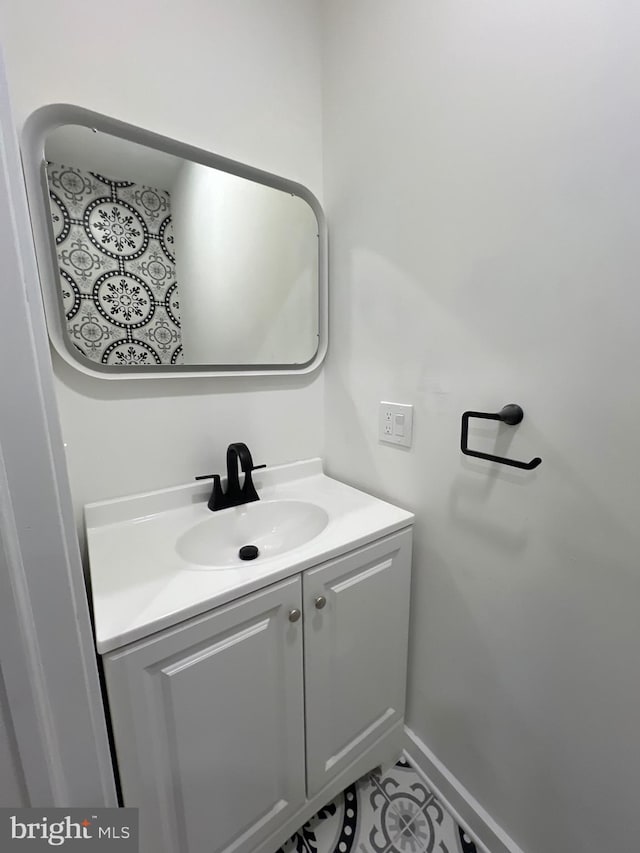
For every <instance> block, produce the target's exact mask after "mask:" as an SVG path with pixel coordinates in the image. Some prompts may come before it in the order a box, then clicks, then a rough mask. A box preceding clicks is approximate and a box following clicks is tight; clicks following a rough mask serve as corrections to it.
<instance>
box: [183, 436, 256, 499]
mask: <svg viewBox="0 0 640 853" xmlns="http://www.w3.org/2000/svg"><path fill="white" fill-rule="evenodd" d="M238 463H240V468H241V469H242V472H243V474H244V483H243V484H242V486H240V478H239V476H238ZM266 467H267V466H266V465H254V464H253V459H252V458H251V451H250V450H249V448H248V447H247V445H246V444H244V442H242V441H236V442H234V443H233V444H230V445H229V447H227V490H226V491H225V492H223V491H222V485H221V483H220V474H203V475H202V476H200V477H196V480H209V479H211V478H212V477H213V491H212V492H211V497H210V498H209V503H208V504H207V506H208V507H209V509H210V510H211V511H212V512H216V511H217V510H219V509H228V508H229V507H230V506H240V505H241V504H247V503H250V502H251V501H259V500H260V497H259V496H258V493H257V492H256V487H255V486H254V484H253V480H252V479H251V472H252V471H255V470H256V469H257V468H266Z"/></svg>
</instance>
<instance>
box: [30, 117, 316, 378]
mask: <svg viewBox="0 0 640 853" xmlns="http://www.w3.org/2000/svg"><path fill="white" fill-rule="evenodd" d="M23 156H24V167H25V175H26V181H27V191H28V195H29V204H30V209H31V217H32V223H33V230H34V238H35V243H36V252H37V256H38V265H39V272H40V279H41V284H42V291H43V300H44V305H45V312H46V316H47V326H48V329H49V335H50V338H51V341H52V343H53V345H54V347H55V349H56V350H57V351H58V353H59V354H60V355H61V356H62V357H63V358H64V359H65V360H66V361H67V362H69V363H70V364H72V365H73V366H74V367H76V368H77V369H80V370H82V371H83V372H85V373H89V374H91V375H93V376H99V377H101V378H106V379H115V378H139V377H144V378H149V377H153V376H161V377H166V376H175V375H189V376H201V375H208V376H211V375H214V376H225V375H234V376H238V375H252V376H253V375H263V374H274V373H275V374H280V373H301V372H309V371H311V370H313V369H314V368H315V367H317V365H318V364H319V363H320V362H321V361H322V359H323V358H324V355H325V352H326V347H327V328H326V326H327V280H326V279H327V234H326V224H325V222H324V217H323V214H322V209H321V207H320V205H319V203H318V201H317V199H316V198H315V197H314V196H313V195H312V193H310V192H309V191H308V190H307V189H306V188H305V187H303V186H301V185H300V184H296V183H294V182H292V181H288V180H286V179H284V178H280V177H278V176H276V175H271V174H269V173H267V172H263V171H260V170H258V169H255V168H253V167H250V166H246V165H243V164H241V163H237V162H235V161H232V160H229V159H227V158H223V157H220V156H218V155H215V154H212V153H210V152H206V151H203V150H201V149H197V148H194V147H192V146H188V145H185V144H182V143H180V142H177V141H175V140H171V139H168V138H166V137H162V136H159V135H157V134H154V133H151V132H150V131H145V130H142V129H140V128H137V127H134V126H132V125H127V124H124V123H122V122H119V121H117V120H115V119H111V118H108V117H106V116H102V115H100V114H97V113H93V112H90V111H88V110H84V109H81V108H79V107H72V106H67V105H57V106H49V107H43V108H41V109H40V110H37V111H36V112H35V113H34V114H33V115H32V116H31V117H30V119H29V120H28V121H27V123H26V125H25V134H24V145H23Z"/></svg>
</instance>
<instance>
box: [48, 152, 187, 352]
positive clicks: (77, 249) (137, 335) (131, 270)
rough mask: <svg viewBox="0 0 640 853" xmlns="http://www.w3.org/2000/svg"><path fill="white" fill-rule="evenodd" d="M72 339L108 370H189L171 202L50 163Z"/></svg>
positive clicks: (161, 194) (160, 194)
mask: <svg viewBox="0 0 640 853" xmlns="http://www.w3.org/2000/svg"><path fill="white" fill-rule="evenodd" d="M47 176H48V179H49V191H50V193H49V194H50V198H51V219H52V222H53V232H54V235H55V241H56V252H57V257H58V271H59V274H60V289H61V294H62V301H63V305H64V312H65V316H66V323H67V333H68V335H69V338H70V339H71V341H73V343H74V345H75V346H76V347H77V348H78V349H79V350H80V352H81V353H82V354H83V355H84V356H86V358H89V359H91V360H92V361H98V362H101V363H102V364H113V365H119V366H123V365H136V366H140V365H153V364H182V362H183V357H182V338H181V332H180V301H179V293H178V283H177V281H176V269H175V268H176V259H175V244H174V239H173V224H172V220H171V198H170V196H169V193H168V192H166V191H165V190H161V189H155V188H153V187H147V186H142V185H141V184H136V183H133V182H131V181H119V180H116V179H113V178H107V177H105V176H103V175H99V174H98V173H96V172H86V171H83V170H81V169H77V168H75V167H73V166H58V165H56V164H55V163H48V165H47Z"/></svg>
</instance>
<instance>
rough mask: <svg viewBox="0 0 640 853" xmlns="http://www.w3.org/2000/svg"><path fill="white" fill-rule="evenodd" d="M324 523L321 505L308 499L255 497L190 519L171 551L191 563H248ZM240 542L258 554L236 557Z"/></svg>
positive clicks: (316, 531) (296, 542)
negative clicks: (193, 520) (200, 518)
mask: <svg viewBox="0 0 640 853" xmlns="http://www.w3.org/2000/svg"><path fill="white" fill-rule="evenodd" d="M328 523H329V516H328V514H327V512H326V510H324V509H323V508H322V507H320V506H317V505H316V504H313V503H309V502H308V501H291V500H275V501H256V502H254V503H249V504H244V505H242V506H238V507H233V508H232V509H223V510H219V511H218V512H216V513H213V514H212V516H211V518H207V519H206V520H205V521H201V522H200V523H199V524H196V525H195V526H194V527H192V528H191V529H190V530H187V531H186V533H183V534H182V536H180V538H179V539H178V541H177V542H176V551H177V552H178V554H179V556H180V557H182V559H183V560H186V561H187V562H188V563H192V564H194V568H202V569H228V568H231V567H235V566H243V565H244V566H248V565H250V564H251V563H257V562H258V561H261V560H264V559H266V558H268V557H274V556H276V555H277V554H283V553H284V552H285V551H290V550H291V549H292V548H297V547H298V546H299V545H304V543H305V542H308V541H309V540H310V539H313V538H314V536H317V535H318V534H319V533H321V532H322V531H323V530H324V529H325V527H326V526H327V524H328ZM243 545H255V546H256V547H257V548H258V556H257V557H256V558H255V560H251V561H248V560H247V561H245V560H242V559H240V557H239V556H238V552H239V549H240V548H242V546H243Z"/></svg>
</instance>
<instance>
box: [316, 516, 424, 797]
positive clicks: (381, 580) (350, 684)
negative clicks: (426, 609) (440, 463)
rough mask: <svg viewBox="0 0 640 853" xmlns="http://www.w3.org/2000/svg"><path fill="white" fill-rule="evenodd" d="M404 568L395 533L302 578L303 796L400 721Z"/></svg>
mask: <svg viewBox="0 0 640 853" xmlns="http://www.w3.org/2000/svg"><path fill="white" fill-rule="evenodd" d="M410 562H411V532H410V531H402V532H401V533H397V534H395V535H393V536H390V537H388V538H386V539H384V540H383V541H382V542H380V543H375V544H374V545H370V546H368V547H366V548H363V549H361V550H360V551H357V552H356V553H354V554H353V555H351V556H349V557H346V558H343V559H340V560H335V561H334V562H332V563H327V564H325V565H324V566H320V567H319V568H317V569H309V570H308V571H306V572H304V574H303V602H304V608H305V626H304V631H305V633H304V640H305V690H306V720H307V730H306V739H307V793H308V796H313V795H314V794H316V793H317V792H318V791H319V790H320V789H321V788H322V787H323V786H324V785H326V784H327V782H329V780H330V779H331V778H333V777H334V776H335V775H337V774H338V773H340V772H341V771H342V770H344V769H345V768H346V767H347V766H348V765H349V764H350V763H351V762H352V761H353V760H354V759H355V758H356V757H357V755H358V754H359V753H361V752H362V751H364V750H365V749H367V748H368V747H369V746H370V745H372V744H373V743H375V741H376V740H377V739H378V738H379V737H380V736H381V735H382V734H383V733H384V732H385V731H386V730H387V729H388V728H390V727H391V726H392V725H394V724H396V723H397V722H398V721H399V720H401V719H402V718H403V716H404V706H405V689H406V660H407V633H408V622H409V583H410ZM319 596H323V597H324V598H325V599H326V605H325V606H324V607H323V608H322V609H317V608H316V604H315V602H316V599H317V598H318V597H319Z"/></svg>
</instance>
